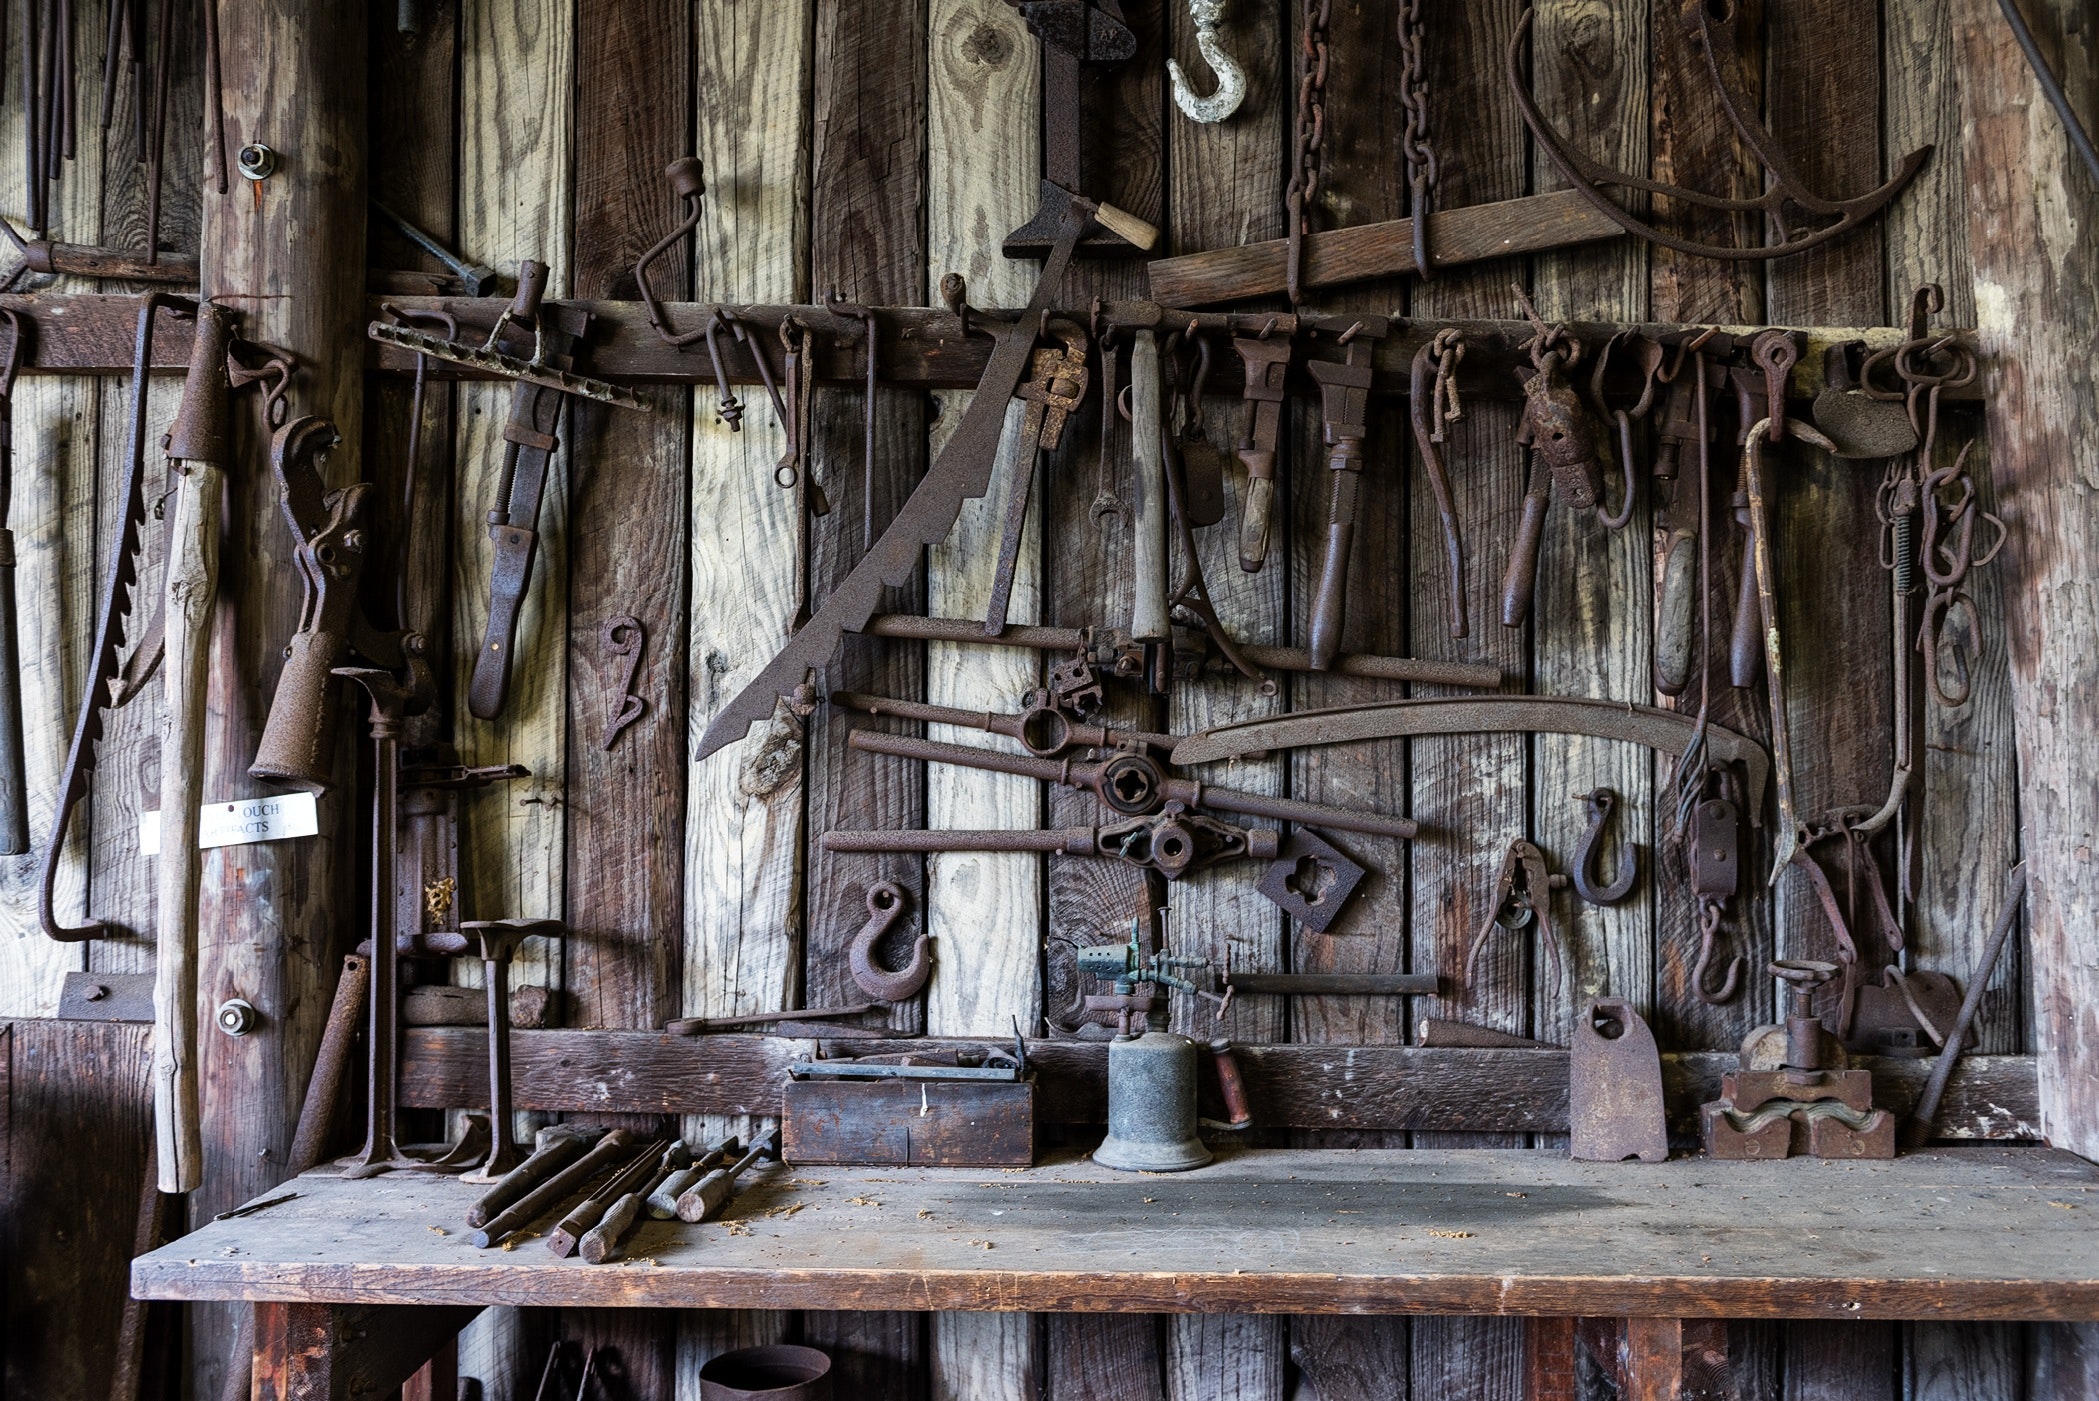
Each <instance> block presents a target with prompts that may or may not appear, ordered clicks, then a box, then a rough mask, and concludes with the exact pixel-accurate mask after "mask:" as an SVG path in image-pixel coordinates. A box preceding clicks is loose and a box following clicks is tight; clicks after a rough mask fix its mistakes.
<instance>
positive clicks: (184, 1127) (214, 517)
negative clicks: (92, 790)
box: [153, 302, 233, 1192]
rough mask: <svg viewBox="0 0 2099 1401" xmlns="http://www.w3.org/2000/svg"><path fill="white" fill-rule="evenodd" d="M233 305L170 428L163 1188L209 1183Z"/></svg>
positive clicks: (206, 346)
mask: <svg viewBox="0 0 2099 1401" xmlns="http://www.w3.org/2000/svg"><path fill="white" fill-rule="evenodd" d="M232 343H233V313H232V312H231V311H228V310H227V309H226V308H224V307H220V306H214V305H212V304H211V303H209V302H205V303H203V304H202V305H200V306H199V307H198V308H197V335H196V340H195V341H194V342H193V344H192V348H191V351H190V366H189V375H188V377H187V379H185V380H184V382H183V387H182V407H181V410H180V411H179V412H178V413H177V415H176V418H175V426H174V428H173V429H172V430H171V431H170V432H169V434H168V442H167V451H168V460H169V462H170V464H171V465H172V466H173V467H174V469H175V474H176V482H175V502H174V506H173V508H172V509H171V510H170V511H169V512H168V521H169V524H168V565H167V584H166V589H165V594H164V602H163V610H164V616H165V618H166V633H165V637H166V643H165V647H166V656H167V672H166V677H165V679H164V680H163V681H162V683H161V684H162V687H163V704H164V705H165V708H166V725H167V729H166V732H165V739H164V740H163V743H162V748H161V763H160V858H159V864H158V868H157V871H156V886H157V906H158V910H157V917H158V919H159V931H160V932H159V939H158V947H157V951H156V963H155V978H154V985H153V1122H154V1129H155V1138H156V1141H157V1143H158V1147H159V1153H160V1158H159V1162H160V1190H161V1191H163V1192H190V1191H194V1190H196V1188H197V1186H198V1185H199V1184H200V1183H201V1182H202V1181H203V1166H204V1143H203V1134H202V1128H201V1126H200V1123H199V1119H198V1103H197V1088H198V1082H197V1060H196V1057H197V895H198V887H199V884H200V883H201V880H202V874H203V869H202V865H201V856H200V853H199V851H198V848H197V835H198V830H197V829H198V819H199V816H200V812H199V809H200V808H201V806H202V804H203V801H204V795H203V793H202V792H201V791H200V790H199V786H198V784H199V780H200V778H201V777H202V775H203V773H204V712H205V687H206V685H207V683H208V681H209V677H210V672H211V624H212V612H213V609H214V607H215V606H216V604H217V602H218V594H219V526H220V520H219V517H220V512H221V506H222V502H223V499H224V496H225V479H226V471H225V465H224V464H225V462H226V460H227V457H228V455H229V446H228V433H229V429H230V426H231V425H230V424H229V422H228V407H229V403H230V400H231V395H232V384H231V382H230V381H229V379H228V377H227V363H228V362H227V355H228V353H229V351H230V349H231V347H232Z"/></svg>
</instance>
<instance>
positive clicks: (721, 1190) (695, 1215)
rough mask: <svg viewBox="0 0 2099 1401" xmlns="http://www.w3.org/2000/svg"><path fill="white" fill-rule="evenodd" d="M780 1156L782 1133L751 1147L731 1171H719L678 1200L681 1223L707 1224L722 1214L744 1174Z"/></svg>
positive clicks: (706, 1177) (704, 1178) (729, 1168)
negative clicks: (766, 1159) (760, 1162)
mask: <svg viewBox="0 0 2099 1401" xmlns="http://www.w3.org/2000/svg"><path fill="white" fill-rule="evenodd" d="M766 1156H769V1157H773V1158H778V1157H779V1156H780V1131H779V1130H778V1129H774V1130H773V1131H772V1132H771V1133H770V1134H767V1135H766V1136H765V1137H764V1138H762V1139H760V1140H758V1142H756V1143H753V1144H752V1145H751V1146H750V1150H749V1151H748V1152H746V1153H745V1154H744V1155H743V1156H742V1157H740V1158H738V1159H737V1160H736V1161H735V1162H734V1163H732V1164H730V1165H729V1166H728V1167H724V1168H716V1169H715V1170H714V1171H712V1172H710V1173H708V1174H707V1175H706V1176H705V1177H703V1178H701V1179H700V1180H699V1181H698V1182H695V1183H694V1184H693V1185H692V1186H690V1187H688V1188H686V1189H685V1191H684V1192H683V1193H681V1194H680V1195H679V1197H678V1219H679V1220H680V1221H705V1220H706V1219H708V1218H709V1217H711V1216H713V1215H714V1213H715V1212H717V1211H720V1210H721V1209H722V1206H723V1204H724V1203H726V1202H727V1201H728V1200H729V1193H730V1192H731V1191H733V1190H734V1189H735V1186H736V1179H737V1178H738V1177H740V1176H741V1175H742V1174H743V1170H744V1169H745V1168H747V1167H749V1166H750V1165H751V1164H752V1163H755V1162H757V1161H758V1159H759V1158H760V1157H766Z"/></svg>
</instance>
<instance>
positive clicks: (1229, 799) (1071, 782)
mask: <svg viewBox="0 0 2099 1401" xmlns="http://www.w3.org/2000/svg"><path fill="white" fill-rule="evenodd" d="M846 743H847V744H848V745H849V746H850V747H851V748H853V749H857V750H859V751H860V752H862V753H864V754H886V755H889V756H890V757H892V758H899V759H921V760H924V761H926V762H928V763H937V764H955V765H959V766H961V767H964V768H973V769H984V770H986V771H989V772H992V773H1008V774H1016V775H1019V776H1020V777H1023V778H1032V779H1037V780H1039V781H1041V782H1044V783H1058V784H1062V785H1064V786H1065V787H1067V788H1084V789H1086V790H1087V791H1089V792H1091V793H1092V794H1093V795H1094V796H1095V797H1097V798H1099V799H1100V800H1101V802H1102V804H1104V805H1105V806H1106V807H1107V808H1108V809H1109V810H1110V811H1112V812H1116V813H1119V814H1121V815H1122V816H1124V817H1149V816H1151V815H1153V814H1154V813H1157V812H1159V811H1160V810H1161V809H1163V808H1164V807H1165V806H1166V805H1167V804H1169V803H1179V804H1182V805H1184V806H1186V807H1190V808H1194V807H1205V808H1213V809H1215V810H1216V811H1218V812H1227V813H1231V814H1233V815H1234V816H1239V817H1265V818H1270V819H1273V820H1275V821H1278V822H1301V823H1314V824H1317V825H1319V826H1322V827H1332V828H1336V829H1338V830H1340V831H1343V832H1365V833H1369V834H1370V835H1373V836H1380V837H1400V838H1407V839H1411V838H1412V837H1413V836H1414V835H1415V833H1416V832H1418V831H1419V830H1420V828H1419V827H1418V826H1417V824H1416V823H1415V822H1414V821H1413V819H1411V818H1406V817H1392V816H1388V815H1386V814H1383V813H1373V812H1362V811H1359V810H1357V809H1354V808H1343V807H1335V806H1333V805H1332V804H1330V803H1309V802H1305V801H1303V800H1302V799H1297V798H1279V797H1271V796H1269V795H1267V794H1265V793H1242V792H1239V791H1237V790H1236V789H1231V788H1220V787H1217V786H1216V785H1215V784H1209V783H1201V782H1198V781H1196V780H1194V779H1187V778H1175V777H1173V776H1172V775H1170V774H1169V773H1167V772H1166V770H1165V768H1164V767H1163V766H1161V765H1160V763H1159V762H1158V761H1157V760H1155V759H1153V758H1151V757H1150V756H1149V755H1145V754H1139V753H1135V752H1133V751H1127V750H1126V751H1123V752H1121V753H1118V754H1116V755H1114V756H1113V757H1111V758H1108V759H1104V760H1100V761H1097V762H1080V761H1078V760H1074V759H1037V758H1035V757H1034V756H1033V755H1021V754H998V753H994V752H993V751H991V750H988V749H973V748H970V747H969V746H967V745H960V744H944V743H942V742H941V741H939V740H933V739H917V738H914V737H912V736H909V735H891V734H883V733H881V732H879V731H876V730H855V731H853V732H852V735H851V737H850V738H849V739H848V740H847V741H846Z"/></svg>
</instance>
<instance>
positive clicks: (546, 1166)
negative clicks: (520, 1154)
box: [466, 1127, 594, 1226]
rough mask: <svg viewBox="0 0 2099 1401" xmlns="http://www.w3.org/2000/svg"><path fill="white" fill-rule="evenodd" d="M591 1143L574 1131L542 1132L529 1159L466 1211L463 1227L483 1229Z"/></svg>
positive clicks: (580, 1154) (584, 1150)
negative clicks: (464, 1225) (498, 1214)
mask: <svg viewBox="0 0 2099 1401" xmlns="http://www.w3.org/2000/svg"><path fill="white" fill-rule="evenodd" d="M593 1141H594V1140H593V1139H592V1138H591V1136H590V1135H588V1134H584V1133H578V1132H577V1131H576V1130H574V1129H565V1128H559V1127H554V1128H544V1129H541V1130H540V1131H539V1136H538V1137H537V1138H536V1139H534V1140H533V1144H532V1156H530V1157H528V1158H526V1159H525V1161H523V1162H521V1163H519V1164H518V1165H517V1166H516V1167H514V1168H512V1169H511V1170H510V1171H509V1172H508V1173H505V1174H504V1176H503V1179H502V1180H501V1181H500V1182H498V1183H496V1185H495V1186H493V1187H491V1188H489V1189H488V1190H487V1191H486V1192H483V1193H482V1194H481V1196H480V1198H479V1200H477V1201H476V1202H475V1203H474V1204H473V1205H472V1206H470V1207H468V1208H467V1209H466V1224H467V1225H469V1226H485V1225H487V1224H488V1222H489V1220H490V1218H492V1217H494V1216H495V1215H496V1213H498V1212H500V1211H501V1210H503V1208H504V1207H507V1206H509V1205H510V1204H511V1203H512V1202H514V1201H517V1200H519V1199H520V1198H522V1197H523V1196H524V1195H525V1194H526V1193H528V1192H530V1191H531V1190H532V1189H533V1188H535V1187H537V1186H539V1184H541V1183H542V1182H545V1181H546V1180H547V1179H548V1178H550V1177H552V1176H553V1175H554V1174H555V1173H557V1172H559V1171H561V1170H562V1169H563V1168H565V1167H567V1166H568V1165H569V1164H570V1163H573V1162H574V1161H576V1159H578V1158H580V1157H582V1156H583V1155H584V1154H585V1153H586V1152H588V1151H589V1149H590V1145H591V1143H592V1142H593Z"/></svg>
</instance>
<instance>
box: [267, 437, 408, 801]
mask: <svg viewBox="0 0 2099 1401" xmlns="http://www.w3.org/2000/svg"><path fill="white" fill-rule="evenodd" d="M336 442H337V435H336V432H335V425H334V424H332V423H330V422H329V421H328V420H327V419H324V418H316V417H310V416H309V417H305V418H299V419H295V420H293V421H292V422H290V423H287V424H286V425H285V426H284V427H282V428H280V429H279V430H278V431H277V433H276V435H275V436H274V437H273V438H272V439H271V441H270V461H271V466H272V470H273V471H274V473H275V475H276V478H277V484H278V488H279V491H280V493H281V498H280V499H281V501H282V503H283V508H284V519H285V523H286V525H287V526H289V527H290V529H291V532H292V538H293V539H294V540H295V541H297V542H298V545H297V548H296V549H295V551H294V552H293V560H294V563H295V564H296V565H297V567H298V572H299V586H300V589H301V592H302V598H301V602H300V607H299V625H298V627H297V629H296V630H295V631H294V632H293V633H292V636H291V638H290V640H289V641H288V642H286V643H285V649H284V670H283V671H282V672H281V673H280V674H279V677H278V681H277V690H276V693H275V695H273V696H272V697H271V699H270V713H269V718H268V719H267V720H266V721H265V722H264V724H263V731H262V741H261V743H259V744H258V745H257V746H256V749H255V759H254V762H253V763H251V764H249V766H248V776H249V777H251V778H256V779H261V780H262V781H264V782H266V783H281V784H284V785H285V786H287V787H291V788H299V789H303V790H305V791H307V792H311V793H326V792H327V791H329V789H331V788H332V787H333V786H334V783H335V759H336V744H335V711H336V706H335V692H336V688H335V672H336V669H337V668H338V667H342V666H347V665H352V664H360V663H361V664H363V665H365V666H370V667H376V668H378V669H380V670H383V671H394V670H398V669H399V668H400V667H401V666H402V664H403V655H402V652H401V637H402V634H401V633H399V632H396V631H391V630H387V629H382V628H378V627H375V626H373V624H372V623H371V621H370V619H369V618H368V617H367V616H366V614H365V611H364V608H363V604H362V602H361V598H360V593H361V590H362V587H363V581H364V571H365V567H366V565H367V564H368V562H369V559H370V556H369V554H368V547H369V546H370V544H371V541H372V539H373V536H374V527H375V524H376V523H375V521H374V520H373V509H374V503H375V502H376V500H377V497H376V496H375V495H374V493H375V492H376V491H377V490H378V488H377V485H376V484H375V483H372V482H353V483H352V484H351V485H349V486H347V487H343V488H340V489H336V488H332V487H330V486H329V485H328V483H327V480H326V479H325V478H324V477H323V476H322V475H321V467H320V464H321V462H322V460H323V459H325V458H326V456H327V454H328V452H329V450H330V449H332V448H333V447H334V446H335V444H336Z"/></svg>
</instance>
